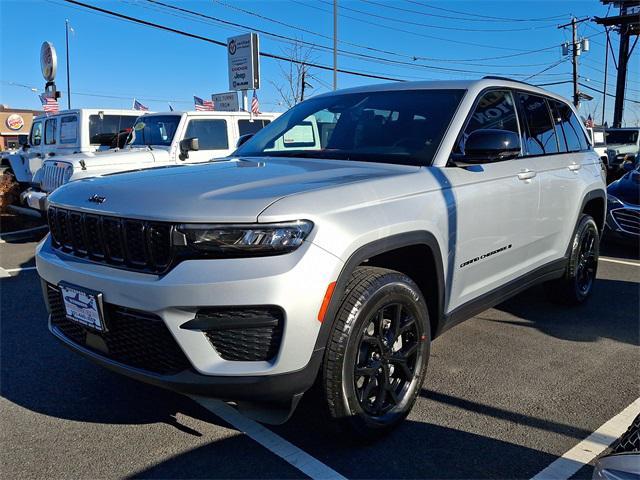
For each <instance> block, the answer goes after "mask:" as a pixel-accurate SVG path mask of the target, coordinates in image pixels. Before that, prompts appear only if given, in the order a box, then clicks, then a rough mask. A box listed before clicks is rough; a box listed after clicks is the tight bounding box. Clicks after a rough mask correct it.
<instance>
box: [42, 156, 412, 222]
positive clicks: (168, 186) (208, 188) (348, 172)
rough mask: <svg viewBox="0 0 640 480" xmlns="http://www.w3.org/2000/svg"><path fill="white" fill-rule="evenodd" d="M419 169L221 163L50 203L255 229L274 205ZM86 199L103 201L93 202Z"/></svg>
mask: <svg viewBox="0 0 640 480" xmlns="http://www.w3.org/2000/svg"><path fill="white" fill-rule="evenodd" d="M418 170H419V167H414V166H399V165H390V164H380V163H364V162H353V161H339V160H316V159H313V160H311V159H298V158H286V159H285V158H265V157H261V158H252V159H227V160H223V161H216V162H211V163H205V164H184V165H178V166H170V167H157V168H151V169H147V170H142V171H138V172H129V173H120V174H113V175H105V176H102V177H94V178H88V179H85V180H79V181H76V182H71V183H69V184H67V185H65V186H63V187H61V188H59V189H57V190H56V191H55V192H54V193H53V194H52V195H51V196H50V197H49V201H50V202H51V203H52V204H54V205H58V206H63V207H67V208H71V209H74V210H84V211H92V212H96V213H103V214H107V215H116V216H121V217H128V218H140V219H148V220H160V221H170V222H239V223H246V222H255V221H257V217H258V215H260V212H262V211H263V210H264V209H265V208H267V207H268V206H269V205H271V204H272V203H273V202H275V201H277V200H279V199H280V198H282V197H284V196H287V195H292V194H296V193H301V192H305V191H309V190H316V189H321V188H331V187H335V186H337V185H344V184H347V183H353V182H363V181H366V180H372V179H375V178H380V177H387V176H393V175H403V174H407V173H413V172H416V171H418ZM93 195H98V196H100V197H104V198H105V200H104V202H103V203H101V204H96V203H92V202H90V201H89V198H90V197H92V196H93Z"/></svg>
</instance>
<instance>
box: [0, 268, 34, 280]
mask: <svg viewBox="0 0 640 480" xmlns="http://www.w3.org/2000/svg"><path fill="white" fill-rule="evenodd" d="M35 269H36V267H22V268H6V269H5V268H2V267H0V278H7V277H11V276H12V275H11V274H12V273H20V272H28V271H30V270H35Z"/></svg>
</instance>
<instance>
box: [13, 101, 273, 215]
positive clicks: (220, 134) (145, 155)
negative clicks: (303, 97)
mask: <svg viewBox="0 0 640 480" xmlns="http://www.w3.org/2000/svg"><path fill="white" fill-rule="evenodd" d="M278 115H279V114H278V113H260V114H259V115H250V114H249V113H248V112H204V111H189V112H165V113H153V114H144V115H142V116H140V117H139V118H138V119H137V121H136V122H135V123H134V124H133V128H132V130H131V133H130V136H129V141H128V143H127V144H126V145H125V146H124V147H123V148H118V149H116V150H110V151H106V152H95V153H93V154H92V155H91V156H90V157H89V156H86V155H67V156H56V157H55V158H51V159H47V160H46V161H45V162H44V163H43V165H42V168H41V169H40V170H38V172H37V173H36V175H35V176H34V178H33V184H34V185H33V186H32V188H31V189H29V190H27V191H26V192H25V193H24V194H23V196H22V200H23V202H24V203H26V204H27V205H28V206H29V207H31V208H35V209H38V210H41V211H42V210H44V209H45V203H46V198H47V195H48V194H49V193H50V192H52V191H53V190H55V189H56V188H58V187H59V186H60V185H63V184H65V183H68V182H71V181H74V180H79V179H82V178H88V177H95V176H98V175H105V174H109V173H117V172H124V171H129V170H141V169H145V168H151V167H159V166H166V165H174V164H179V163H182V162H187V163H197V162H206V161H209V160H211V159H213V158H219V157H225V156H227V155H229V154H230V153H231V152H233V151H234V150H235V149H236V143H237V142H238V140H239V139H240V137H243V136H245V135H251V134H254V133H256V132H257V131H258V130H260V129H261V128H262V127H264V126H265V125H267V124H268V123H270V122H271V121H272V120H274V119H275V118H276V117H277V116H278Z"/></svg>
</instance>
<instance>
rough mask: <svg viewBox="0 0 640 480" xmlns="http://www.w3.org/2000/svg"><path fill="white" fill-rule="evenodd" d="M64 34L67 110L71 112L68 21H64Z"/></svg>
mask: <svg viewBox="0 0 640 480" xmlns="http://www.w3.org/2000/svg"><path fill="white" fill-rule="evenodd" d="M64 33H65V40H66V45H67V109H68V110H71V79H70V78H69V19H65V21H64Z"/></svg>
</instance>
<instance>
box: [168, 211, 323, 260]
mask: <svg viewBox="0 0 640 480" xmlns="http://www.w3.org/2000/svg"><path fill="white" fill-rule="evenodd" d="M312 228H313V223H312V222H310V221H308V220H298V221H295V222H286V223H263V224H260V223H257V224H238V225H224V224H220V225H203V224H188V225H179V226H178V228H177V230H178V232H179V233H181V234H183V235H184V240H185V242H186V245H187V246H189V247H192V248H195V249H197V250H200V251H203V252H209V253H212V254H216V253H219V254H231V255H240V256H242V255H275V254H279V253H288V252H291V251H293V250H295V249H296V248H298V247H299V246H300V245H302V242H303V241H304V239H305V238H307V236H308V235H309V232H311V229H312Z"/></svg>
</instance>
